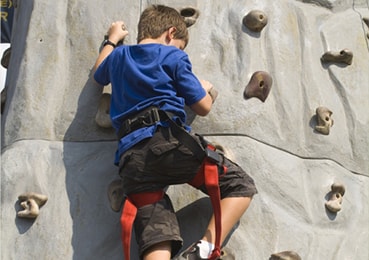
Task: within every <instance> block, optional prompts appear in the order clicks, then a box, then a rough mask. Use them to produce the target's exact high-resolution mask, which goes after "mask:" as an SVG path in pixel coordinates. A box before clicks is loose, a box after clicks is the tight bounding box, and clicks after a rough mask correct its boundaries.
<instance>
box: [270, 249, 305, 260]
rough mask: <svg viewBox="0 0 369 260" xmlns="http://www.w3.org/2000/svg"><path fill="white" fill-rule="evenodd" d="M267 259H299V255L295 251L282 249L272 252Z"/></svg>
mask: <svg viewBox="0 0 369 260" xmlns="http://www.w3.org/2000/svg"><path fill="white" fill-rule="evenodd" d="M269 260H301V257H300V256H299V255H298V254H297V253H296V252H293V251H283V252H279V253H274V254H272V255H271V256H270V258H269Z"/></svg>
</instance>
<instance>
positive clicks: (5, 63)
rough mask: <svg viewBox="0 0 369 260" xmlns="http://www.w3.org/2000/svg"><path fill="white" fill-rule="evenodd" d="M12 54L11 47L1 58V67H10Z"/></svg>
mask: <svg viewBox="0 0 369 260" xmlns="http://www.w3.org/2000/svg"><path fill="white" fill-rule="evenodd" d="M11 53H12V47H9V48H8V49H6V50H5V51H4V53H3V56H2V57H1V66H3V67H4V68H6V69H7V68H8V67H9V62H10V55H11Z"/></svg>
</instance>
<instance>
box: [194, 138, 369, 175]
mask: <svg viewBox="0 0 369 260" xmlns="http://www.w3.org/2000/svg"><path fill="white" fill-rule="evenodd" d="M200 135H202V136H230V137H232V136H234V137H237V136H241V137H247V138H250V139H252V140H254V141H256V142H258V143H261V144H264V145H266V146H269V147H272V148H274V149H276V150H279V151H282V152H285V153H288V154H290V155H292V156H295V157H298V158H300V159H303V160H321V161H323V160H324V161H331V162H334V163H336V164H337V165H339V166H341V167H342V168H344V169H346V170H347V171H349V172H351V173H353V174H355V175H359V176H363V177H368V176H367V175H365V174H363V173H360V172H357V171H354V170H351V169H349V168H347V167H346V166H344V165H343V164H342V163H340V162H338V161H336V160H334V159H331V158H328V157H307V156H302V155H299V154H296V153H294V152H291V151H289V150H287V149H284V148H281V147H278V146H275V145H273V144H270V143H267V142H265V141H262V140H260V139H258V138H255V137H253V136H250V135H248V134H242V133H207V134H200Z"/></svg>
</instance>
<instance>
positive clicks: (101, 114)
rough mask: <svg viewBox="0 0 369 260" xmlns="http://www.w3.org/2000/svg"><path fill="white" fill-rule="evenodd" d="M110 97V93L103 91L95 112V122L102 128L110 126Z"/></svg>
mask: <svg viewBox="0 0 369 260" xmlns="http://www.w3.org/2000/svg"><path fill="white" fill-rule="evenodd" d="M110 97H111V94H109V93H103V94H102V95H101V98H100V102H99V106H98V108H97V113H96V117H95V122H96V124H97V125H99V126H101V127H103V128H110V127H112V123H111V119H110V114H109V111H110Z"/></svg>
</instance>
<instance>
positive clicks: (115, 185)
mask: <svg viewBox="0 0 369 260" xmlns="http://www.w3.org/2000/svg"><path fill="white" fill-rule="evenodd" d="M108 198H109V202H110V207H111V209H112V210H113V211H115V212H118V211H119V210H120V208H121V206H122V203H123V199H124V192H123V186H122V180H120V179H119V180H114V181H112V182H111V183H110V184H109V187H108Z"/></svg>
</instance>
